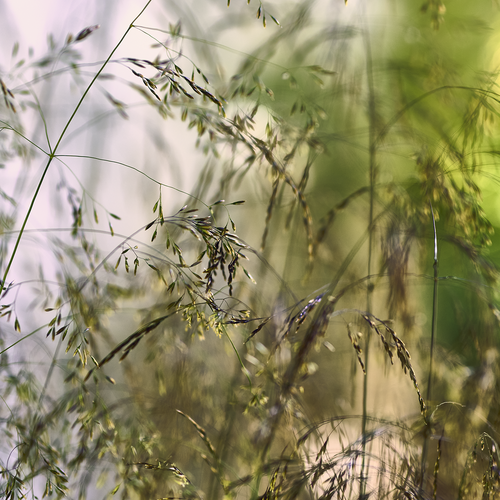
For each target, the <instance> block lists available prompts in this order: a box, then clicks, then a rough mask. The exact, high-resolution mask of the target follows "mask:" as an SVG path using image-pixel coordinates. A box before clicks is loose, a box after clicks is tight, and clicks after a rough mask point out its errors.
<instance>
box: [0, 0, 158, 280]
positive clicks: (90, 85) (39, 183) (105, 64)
mask: <svg viewBox="0 0 500 500" xmlns="http://www.w3.org/2000/svg"><path fill="white" fill-rule="evenodd" d="M151 2H152V0H148V2H147V3H146V5H145V6H144V7H143V8H142V10H141V11H140V12H139V14H138V15H137V16H136V17H135V18H134V20H133V21H132V22H131V23H130V25H129V27H128V28H127V29H126V30H125V33H124V34H123V36H122V37H121V38H120V40H119V42H118V43H117V44H116V46H115V48H114V49H113V50H112V51H111V53H110V54H109V56H108V58H107V59H106V60H105V61H104V63H103V64H102V65H101V67H100V68H99V71H98V72H97V73H96V74H95V76H94V78H92V80H91V82H90V83H89V85H88V86H87V88H86V89H85V92H84V93H83V94H82V97H81V98H80V100H79V101H78V104H77V105H76V107H75V109H74V110H73V113H72V114H71V116H70V117H69V119H68V121H67V122H66V125H65V126H64V128H63V130H62V132H61V134H60V135H59V139H58V140H57V143H56V145H55V146H54V149H52V150H51V152H50V154H49V159H48V161H47V165H45V168H44V169H43V172H42V175H41V177H40V180H39V181H38V184H37V187H36V189H35V194H34V195H33V197H32V198H31V203H30V206H29V207H28V211H27V213H26V216H25V217H24V220H23V224H22V226H21V229H20V230H19V234H18V236H17V239H16V243H15V245H14V249H13V251H12V254H11V256H10V259H9V262H8V264H7V267H6V269H5V272H4V274H3V278H2V282H1V283H0V287H4V286H6V285H7V277H8V275H9V271H10V268H11V267H12V263H13V262H14V257H15V256H16V254H17V249H18V248H19V244H20V243H21V238H22V237H23V233H24V229H25V228H26V224H27V223H28V220H29V218H30V215H31V212H32V211H33V207H34V205H35V201H36V199H37V197H38V193H39V192H40V189H41V187H42V185H43V182H44V180H45V177H46V175H47V172H48V170H49V167H50V165H51V164H52V160H53V159H54V158H55V156H56V153H57V150H58V148H59V145H60V144H61V141H62V140H63V138H64V136H65V134H66V132H67V130H68V128H69V126H70V125H71V122H72V121H73V118H74V117H75V116H76V114H77V113H78V110H79V109H80V106H81V105H82V103H83V101H84V99H85V97H86V96H87V94H88V93H89V91H90V89H91V88H92V86H93V85H94V83H95V81H96V80H97V78H99V75H100V74H101V73H102V71H103V70H104V68H105V67H106V66H107V64H108V62H109V61H110V59H111V58H112V57H113V54H114V53H115V52H116V51H117V49H118V47H119V46H120V45H121V44H122V42H123V40H124V39H125V37H126V36H127V35H128V33H129V31H130V30H131V29H132V28H133V27H134V23H135V21H137V19H139V17H140V16H141V15H142V13H143V12H144V11H145V10H146V9H147V7H148V6H149V4H150V3H151Z"/></svg>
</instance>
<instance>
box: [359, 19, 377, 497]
mask: <svg viewBox="0 0 500 500" xmlns="http://www.w3.org/2000/svg"><path fill="white" fill-rule="evenodd" d="M364 38H365V45H366V74H367V83H368V119H369V125H368V126H369V140H370V145H369V152H370V160H369V161H370V164H369V175H370V209H369V223H368V262H367V276H369V277H370V276H371V274H372V259H373V244H374V224H373V222H374V202H375V184H376V176H377V171H376V153H377V144H376V140H377V138H376V130H375V126H376V125H375V118H376V117H375V87H374V83H373V64H372V54H371V45H370V37H369V32H368V28H367V29H366V30H365V36H364ZM372 295H373V283H372V281H371V279H370V278H369V279H368V282H367V289H366V312H367V314H370V313H371V309H372ZM370 336H371V332H370V329H368V331H367V335H366V342H365V359H364V364H365V373H366V374H365V377H364V379H363V418H362V420H361V436H362V454H361V457H362V458H361V460H362V462H361V477H360V479H361V484H360V498H361V499H363V498H365V496H366V485H367V480H368V476H367V469H368V467H369V464H368V463H367V453H366V429H367V423H368V373H369V371H368V369H369V360H370Z"/></svg>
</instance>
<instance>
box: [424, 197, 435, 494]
mask: <svg viewBox="0 0 500 500" xmlns="http://www.w3.org/2000/svg"><path fill="white" fill-rule="evenodd" d="M429 204H430V207H431V215H432V227H433V230H434V264H433V267H434V288H433V291H432V327H431V349H430V359H429V378H428V379H427V396H426V399H427V401H430V400H431V397H432V375H433V363H434V343H435V339H436V335H437V307H438V293H437V292H438V280H439V277H438V274H439V269H438V264H439V262H438V240H437V230H436V219H435V217H434V210H433V209H432V203H429ZM425 425H426V427H425V434H424V446H423V449H422V463H421V467H420V469H421V476H420V490H421V492H422V489H423V484H424V476H425V465H426V462H427V454H428V451H429V425H430V422H429V419H428V418H427V416H426V417H425Z"/></svg>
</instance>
